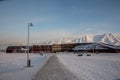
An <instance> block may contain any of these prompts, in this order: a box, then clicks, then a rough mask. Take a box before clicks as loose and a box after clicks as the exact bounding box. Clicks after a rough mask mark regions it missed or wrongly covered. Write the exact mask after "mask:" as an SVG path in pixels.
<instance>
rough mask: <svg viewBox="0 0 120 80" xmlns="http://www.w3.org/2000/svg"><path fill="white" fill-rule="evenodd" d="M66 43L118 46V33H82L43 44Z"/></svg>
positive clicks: (119, 40)
mask: <svg viewBox="0 0 120 80" xmlns="http://www.w3.org/2000/svg"><path fill="white" fill-rule="evenodd" d="M66 43H106V44H111V45H117V46H120V34H111V33H107V34H102V35H92V34H91V35H82V36H77V37H69V38H62V39H57V40H52V41H47V42H45V43H43V44H49V45H52V44H66Z"/></svg>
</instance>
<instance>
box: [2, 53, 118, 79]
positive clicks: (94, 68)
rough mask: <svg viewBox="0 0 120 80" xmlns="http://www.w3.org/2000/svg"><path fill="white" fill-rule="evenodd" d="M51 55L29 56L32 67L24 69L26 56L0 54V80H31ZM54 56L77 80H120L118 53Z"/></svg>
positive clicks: (21, 54) (62, 54) (63, 54)
mask: <svg viewBox="0 0 120 80" xmlns="http://www.w3.org/2000/svg"><path fill="white" fill-rule="evenodd" d="M51 55H52V54H46V55H45V54H44V55H43V56H42V55H39V54H30V60H31V64H32V67H26V54H23V53H20V54H19V53H16V54H15V53H12V54H6V53H0V80H32V79H33V78H34V76H35V75H36V73H37V72H38V71H39V70H40V69H41V68H42V66H43V65H44V64H45V63H46V62H47V60H48V59H49V58H50V56H51ZM56 55H57V56H58V58H59V60H60V62H61V63H62V64H64V67H65V68H66V69H68V70H69V71H70V72H72V73H73V74H75V76H77V77H78V78H79V80H120V54H119V53H99V54H91V56H86V54H83V56H77V54H73V53H67V52H66V53H57V54H56ZM56 74H57V73H56Z"/></svg>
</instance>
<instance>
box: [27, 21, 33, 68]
mask: <svg viewBox="0 0 120 80" xmlns="http://www.w3.org/2000/svg"><path fill="white" fill-rule="evenodd" d="M32 26H33V24H32V23H28V40H27V67H30V66H31V60H30V59H29V50H30V47H29V27H32Z"/></svg>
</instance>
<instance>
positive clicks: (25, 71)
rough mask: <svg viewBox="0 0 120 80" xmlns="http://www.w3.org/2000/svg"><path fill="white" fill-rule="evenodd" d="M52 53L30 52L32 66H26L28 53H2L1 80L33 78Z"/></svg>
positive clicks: (28, 79)
mask: <svg viewBox="0 0 120 80" xmlns="http://www.w3.org/2000/svg"><path fill="white" fill-rule="evenodd" d="M49 57H50V55H47V56H46V55H43V56H41V55H39V54H30V59H31V65H32V67H26V65H27V63H26V54H23V53H16V54H13V53H12V54H6V53H0V80H32V78H33V77H34V75H35V74H36V73H37V71H38V70H39V69H40V68H42V66H43V65H44V64H45V62H46V61H47V60H48V59H49Z"/></svg>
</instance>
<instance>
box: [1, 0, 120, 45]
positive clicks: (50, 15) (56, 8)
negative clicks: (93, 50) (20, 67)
mask: <svg viewBox="0 0 120 80" xmlns="http://www.w3.org/2000/svg"><path fill="white" fill-rule="evenodd" d="M28 22H33V24H34V27H31V28H30V42H31V43H32V44H34V43H40V42H44V41H48V40H53V39H58V38H63V37H71V36H79V35H81V34H103V33H119V32H120V0H2V1H1V0H0V44H4V43H6V44H14V43H17V44H24V43H26V41H27V23H28Z"/></svg>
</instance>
